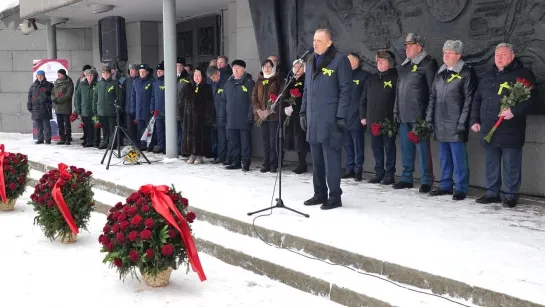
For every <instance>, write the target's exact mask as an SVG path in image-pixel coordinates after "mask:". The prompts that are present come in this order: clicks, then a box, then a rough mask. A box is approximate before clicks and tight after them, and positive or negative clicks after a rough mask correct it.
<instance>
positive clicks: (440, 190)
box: [429, 188, 452, 196]
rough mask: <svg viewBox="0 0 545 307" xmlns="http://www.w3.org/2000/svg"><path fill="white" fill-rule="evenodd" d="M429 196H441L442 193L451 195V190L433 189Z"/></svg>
mask: <svg viewBox="0 0 545 307" xmlns="http://www.w3.org/2000/svg"><path fill="white" fill-rule="evenodd" d="M429 195H430V196H442V195H452V191H446V190H443V189H441V188H439V189H435V190H433V191H431V192H430V194H429Z"/></svg>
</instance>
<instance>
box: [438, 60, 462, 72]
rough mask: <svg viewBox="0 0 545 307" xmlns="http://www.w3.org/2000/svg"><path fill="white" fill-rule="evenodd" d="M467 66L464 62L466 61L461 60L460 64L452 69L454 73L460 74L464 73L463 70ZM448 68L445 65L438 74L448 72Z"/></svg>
mask: <svg viewBox="0 0 545 307" xmlns="http://www.w3.org/2000/svg"><path fill="white" fill-rule="evenodd" d="M465 64H466V62H464V60H459V61H458V63H456V65H454V67H453V68H452V71H454V72H455V73H457V74H459V73H460V72H461V71H462V69H463V68H464V65H465ZM447 68H448V67H447V65H446V64H443V65H442V66H441V68H439V71H438V72H437V73H438V74H440V73H442V72H443V71H445V70H447Z"/></svg>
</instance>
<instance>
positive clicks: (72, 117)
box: [70, 113, 78, 123]
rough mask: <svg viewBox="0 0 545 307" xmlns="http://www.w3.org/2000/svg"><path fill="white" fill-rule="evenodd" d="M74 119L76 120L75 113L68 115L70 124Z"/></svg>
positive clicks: (76, 115)
mask: <svg viewBox="0 0 545 307" xmlns="http://www.w3.org/2000/svg"><path fill="white" fill-rule="evenodd" d="M76 119H78V114H76V113H72V114H70V122H71V123H73V122H75V121H76Z"/></svg>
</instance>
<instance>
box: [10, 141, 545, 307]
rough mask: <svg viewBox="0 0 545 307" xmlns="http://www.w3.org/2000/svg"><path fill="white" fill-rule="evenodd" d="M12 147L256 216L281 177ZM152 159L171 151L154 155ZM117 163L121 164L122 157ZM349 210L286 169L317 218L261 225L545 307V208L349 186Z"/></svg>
mask: <svg viewBox="0 0 545 307" xmlns="http://www.w3.org/2000/svg"><path fill="white" fill-rule="evenodd" d="M0 143H3V144H5V145H6V150H7V151H14V152H16V151H19V152H22V153H25V154H28V155H29V159H30V160H33V161H38V162H41V163H45V164H48V165H51V166H55V165H57V163H59V162H65V163H67V164H75V165H77V166H79V167H84V168H86V169H89V170H92V171H93V172H94V174H95V177H98V178H101V179H103V180H107V181H111V182H116V183H119V184H122V185H124V186H128V187H131V188H134V189H137V188H138V187H139V186H140V185H143V184H150V183H151V184H167V185H168V184H171V183H174V184H175V186H176V187H177V188H178V189H180V190H181V191H182V192H183V193H184V194H185V195H186V196H187V197H188V198H189V200H190V204H191V205H192V206H195V207H197V208H201V209H204V210H207V211H211V212H215V213H218V214H221V215H225V216H228V217H232V218H235V219H239V220H242V221H245V222H251V220H252V218H251V217H248V216H247V215H246V213H247V212H250V211H253V210H256V209H260V208H262V207H266V206H268V205H269V204H270V201H271V196H272V195H271V194H272V191H273V184H274V181H275V177H274V175H273V174H260V173H259V172H257V171H252V172H250V173H242V172H240V171H227V170H224V169H222V168H221V167H219V166H214V165H209V164H204V165H187V164H186V163H184V162H183V161H171V160H169V161H168V163H162V162H154V163H152V165H140V166H125V165H113V166H112V167H111V168H110V170H109V171H106V170H105V167H104V165H100V160H101V159H102V155H103V151H99V150H96V149H84V148H81V146H79V145H73V146H56V145H34V144H33V142H32V140H31V137H30V136H29V135H20V134H6V133H0ZM149 157H150V159H151V160H152V161H158V160H159V159H162V157H163V156H155V155H149ZM113 162H114V163H115V162H117V161H115V160H114V161H113ZM342 188H343V190H344V194H343V207H342V208H340V209H335V210H332V211H326V212H324V211H321V210H320V209H319V208H316V207H312V208H306V207H304V206H303V205H302V202H303V201H304V200H305V199H307V198H309V197H310V196H312V178H311V176H310V175H304V176H297V175H293V174H291V173H287V172H286V175H285V176H284V177H283V200H284V203H285V204H286V205H287V206H291V207H294V208H295V209H299V210H302V211H304V212H306V213H309V214H310V216H311V217H310V218H309V219H306V218H303V217H300V216H297V215H294V214H292V213H290V212H288V211H284V210H275V211H274V213H273V215H272V216H271V217H269V218H264V219H259V220H258V223H259V225H260V226H263V227H267V228H270V229H274V230H277V231H281V232H286V233H290V234H293V235H296V236H300V237H304V238H307V239H311V240H314V241H318V242H321V243H324V244H328V245H332V246H335V247H338V248H341V249H345V250H348V251H352V252H355V253H359V254H362V255H365V256H368V257H373V258H376V259H380V260H383V261H388V262H392V263H395V264H399V265H402V266H406V267H410V268H413V269H417V270H421V271H425V272H428V273H432V274H435V275H440V276H443V277H447V278H451V279H455V280H458V281H461V282H465V283H467V284H469V285H472V286H478V287H482V288H485V289H489V290H493V291H497V292H501V293H505V294H508V295H512V296H515V297H518V298H521V299H525V300H529V301H532V302H535V303H539V304H545V295H543V293H545V278H544V277H543V276H545V214H544V211H545V210H544V209H543V208H544V207H543V206H539V205H521V206H519V207H517V208H516V209H513V210H508V209H503V208H501V207H500V206H494V205H487V206H483V205H478V204H476V203H474V201H473V200H472V199H468V200H465V201H461V202H453V201H451V200H450V198H449V197H439V198H430V197H429V196H425V195H419V194H418V193H417V191H416V190H410V191H394V190H392V189H391V188H389V187H382V186H375V185H370V184H366V183H357V184H356V183H353V182H349V183H346V182H343V186H342Z"/></svg>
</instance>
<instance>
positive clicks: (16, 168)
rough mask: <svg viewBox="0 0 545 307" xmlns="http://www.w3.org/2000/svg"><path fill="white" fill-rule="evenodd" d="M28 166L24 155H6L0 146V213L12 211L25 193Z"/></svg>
mask: <svg viewBox="0 0 545 307" xmlns="http://www.w3.org/2000/svg"><path fill="white" fill-rule="evenodd" d="M28 174H29V166H28V158H27V156H26V155H23V154H20V153H8V152H5V151H4V145H2V144H0V211H13V210H14V209H15V203H16V202H17V199H18V198H19V197H20V196H21V195H23V193H24V192H25V188H26V184H27V182H28Z"/></svg>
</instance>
